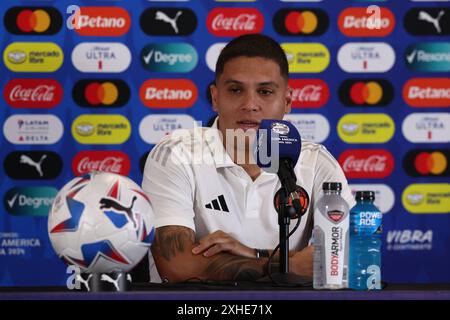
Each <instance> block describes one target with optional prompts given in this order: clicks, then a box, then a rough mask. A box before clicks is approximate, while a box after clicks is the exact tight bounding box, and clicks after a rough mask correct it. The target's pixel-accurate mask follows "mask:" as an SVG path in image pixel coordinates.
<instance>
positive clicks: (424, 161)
mask: <svg viewBox="0 0 450 320" xmlns="http://www.w3.org/2000/svg"><path fill="white" fill-rule="evenodd" d="M449 161H450V149H415V150H411V151H409V152H408V153H407V154H406V155H405V157H404V158H403V168H404V169H405V171H406V173H407V174H408V175H410V176H412V177H450V165H449Z"/></svg>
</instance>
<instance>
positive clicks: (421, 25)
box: [404, 7, 450, 36]
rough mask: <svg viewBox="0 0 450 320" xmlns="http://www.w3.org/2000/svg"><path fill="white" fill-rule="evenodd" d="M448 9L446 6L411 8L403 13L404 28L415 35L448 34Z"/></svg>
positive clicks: (449, 21)
mask: <svg viewBox="0 0 450 320" xmlns="http://www.w3.org/2000/svg"><path fill="white" fill-rule="evenodd" d="M449 18H450V9H449V8H446V7H434V8H412V9H410V10H408V12H407V13H406V15H405V20H404V25H405V28H406V30H407V31H408V32H409V33H411V34H412V35H415V36H445V35H449V34H450V20H449Z"/></svg>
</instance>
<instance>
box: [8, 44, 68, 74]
mask: <svg viewBox="0 0 450 320" xmlns="http://www.w3.org/2000/svg"><path fill="white" fill-rule="evenodd" d="M63 60H64V54H63V51H62V50H61V48H60V47H59V46H58V45H57V44H56V43H53V42H13V43H11V44H10V45H9V46H7V47H6V49H5V51H4V52H3V62H4V63H5V65H6V67H7V68H8V69H9V70H11V71H14V72H55V71H56V70H58V69H59V68H60V67H61V65H62V64H63Z"/></svg>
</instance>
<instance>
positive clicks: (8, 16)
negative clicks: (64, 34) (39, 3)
mask: <svg viewBox="0 0 450 320" xmlns="http://www.w3.org/2000/svg"><path fill="white" fill-rule="evenodd" d="M3 22H4V24H5V27H6V30H8V32H10V33H12V34H15V35H29V36H34V35H41V36H43V35H53V34H56V33H58V32H59V30H61V27H62V22H63V19H62V16H61V14H60V13H59V11H58V10H56V9H55V8H52V7H12V8H10V9H8V10H7V11H6V13H5V16H4V19H3Z"/></svg>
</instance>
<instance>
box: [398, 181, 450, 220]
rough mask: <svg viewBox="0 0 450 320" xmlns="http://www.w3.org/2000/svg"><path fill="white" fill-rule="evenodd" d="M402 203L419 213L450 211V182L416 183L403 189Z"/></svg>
mask: <svg viewBox="0 0 450 320" xmlns="http://www.w3.org/2000/svg"><path fill="white" fill-rule="evenodd" d="M402 203H403V206H404V207H405V209H406V210H407V211H409V212H410V213H417V214H435V213H447V214H448V213H450V183H415V184H411V185H409V186H408V187H406V189H405V190H404V191H403V194H402Z"/></svg>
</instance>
